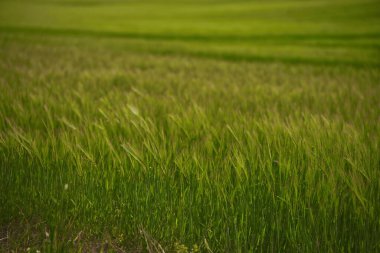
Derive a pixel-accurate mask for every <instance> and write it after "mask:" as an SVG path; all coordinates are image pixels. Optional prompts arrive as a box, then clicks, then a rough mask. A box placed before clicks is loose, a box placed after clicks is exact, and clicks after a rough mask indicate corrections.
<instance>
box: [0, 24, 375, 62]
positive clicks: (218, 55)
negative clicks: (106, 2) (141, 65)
mask: <svg viewBox="0 0 380 253" xmlns="http://www.w3.org/2000/svg"><path fill="white" fill-rule="evenodd" d="M0 33H16V34H27V35H38V36H44V35H46V36H65V37H96V38H110V39H111V38H114V39H142V40H147V41H181V42H183V41H184V42H187V41H188V42H196V41H201V42H202V41H204V42H247V41H249V42H251V43H256V42H259V43H260V42H262V43H268V42H269V43H270V42H272V43H273V42H275V43H278V44H280V43H281V42H282V43H281V44H280V45H284V42H288V43H291V45H295V43H296V42H301V43H302V42H308V41H309V42H310V41H313V40H314V41H321V42H326V40H327V42H330V44H321V45H322V46H327V47H339V46H341V45H339V44H338V45H337V44H331V40H332V39H335V40H336V41H344V42H347V41H349V40H351V41H356V40H362V39H380V33H367V34H338V35H336V34H310V35H307V34H288V35H285V34H284V35H281V34H269V35H246V36H232V35H231V36H230V35H213V36H207V35H201V34H189V35H186V34H152V33H131V32H113V31H95V30H79V29H62V28H47V27H17V26H0ZM376 42H378V41H376ZM285 45H286V44H285ZM296 45H299V44H296ZM300 45H302V46H305V44H300ZM306 46H307V45H306ZM313 46H320V45H319V44H317V45H315V44H313ZM343 47H354V48H366V49H368V48H373V49H375V50H380V40H379V44H373V45H371V44H351V45H350V44H346V43H344V44H343ZM132 50H137V51H139V52H140V51H142V52H148V53H152V54H157V55H178V56H189V57H198V58H209V59H215V60H225V61H232V62H241V61H243V62H266V63H272V62H280V63H290V64H309V65H329V66H334V65H338V66H351V67H357V68H363V67H364V68H367V67H373V68H379V67H380V62H365V61H353V60H344V59H318V58H311V57H299V56H279V55H276V56H264V55H257V54H247V53H244V54H242V53H236V52H222V51H216V52H211V51H192V50H183V49H182V50H178V49H173V48H170V49H169V48H166V49H164V50H163V49H157V48H149V49H148V48H144V49H141V48H132ZM379 53H380V51H379Z"/></svg>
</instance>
